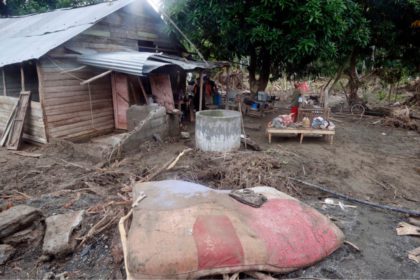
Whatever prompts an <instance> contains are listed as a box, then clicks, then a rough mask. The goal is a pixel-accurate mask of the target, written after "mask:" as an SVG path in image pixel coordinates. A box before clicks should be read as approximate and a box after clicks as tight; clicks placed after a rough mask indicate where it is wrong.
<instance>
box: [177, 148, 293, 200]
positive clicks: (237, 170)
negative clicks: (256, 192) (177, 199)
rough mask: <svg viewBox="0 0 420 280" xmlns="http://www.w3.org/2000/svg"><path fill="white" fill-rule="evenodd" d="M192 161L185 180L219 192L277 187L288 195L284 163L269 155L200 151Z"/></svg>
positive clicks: (184, 176)
mask: <svg viewBox="0 0 420 280" xmlns="http://www.w3.org/2000/svg"><path fill="white" fill-rule="evenodd" d="M192 157H193V162H194V163H195V165H194V166H191V168H190V169H189V170H186V172H185V173H184V174H182V175H181V177H182V178H183V179H185V180H188V181H192V182H207V183H208V184H209V186H211V187H213V188H216V189H241V188H249V187H254V186H275V187H277V188H279V189H280V190H284V191H286V192H287V188H283V186H282V183H283V182H279V175H281V165H282V162H281V161H280V160H279V159H277V158H276V157H274V156H272V155H270V154H268V153H265V152H263V153H258V154H256V153H253V152H243V151H242V152H231V153H227V154H222V153H203V152H199V151H198V152H195V153H193V154H192ZM288 193H290V192H288Z"/></svg>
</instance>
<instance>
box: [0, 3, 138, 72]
mask: <svg viewBox="0 0 420 280" xmlns="http://www.w3.org/2000/svg"><path fill="white" fill-rule="evenodd" d="M133 1H134V0H118V1H113V2H106V3H101V4H97V5H92V6H87V7H81V8H74V9H60V10H55V11H52V12H47V13H42V14H36V15H29V16H22V17H13V18H0V67H1V66H4V65H8V64H13V63H19V62H22V61H26V60H30V59H38V58H40V57H41V56H43V55H44V54H46V53H47V52H48V51H50V50H52V49H53V48H56V47H58V46H59V45H61V44H63V43H64V42H66V41H68V40H69V39H71V38H73V37H74V36H76V35H78V34H80V33H81V32H83V31H85V30H86V29H88V28H89V27H91V26H92V25H94V24H95V23H96V22H98V21H99V20H101V19H103V18H104V17H106V16H107V15H109V14H111V13H113V12H115V11H117V10H119V9H121V8H123V7H125V6H126V5H128V4H130V3H132V2H133ZM141 1H145V0H141Z"/></svg>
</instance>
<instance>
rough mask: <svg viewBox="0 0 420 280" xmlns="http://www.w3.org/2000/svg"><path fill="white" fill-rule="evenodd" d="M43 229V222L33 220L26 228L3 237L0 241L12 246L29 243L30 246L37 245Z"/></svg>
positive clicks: (40, 239)
mask: <svg viewBox="0 0 420 280" xmlns="http://www.w3.org/2000/svg"><path fill="white" fill-rule="evenodd" d="M44 230H45V226H44V224H43V222H41V221H35V222H34V223H32V224H31V225H30V226H28V227H27V228H25V229H23V230H21V231H18V232H15V233H13V234H12V235H9V236H7V237H5V238H3V239H2V242H3V243H5V244H10V245H12V246H17V245H29V244H31V246H38V244H39V243H40V242H41V241H42V237H43V236H44Z"/></svg>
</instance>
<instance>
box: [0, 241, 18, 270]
mask: <svg viewBox="0 0 420 280" xmlns="http://www.w3.org/2000/svg"><path fill="white" fill-rule="evenodd" d="M15 251H16V250H15V248H13V247H12V246H10V245H7V244H0V265H2V264H4V263H6V262H7V261H8V260H9V259H10V257H12V255H13V254H14V253H15Z"/></svg>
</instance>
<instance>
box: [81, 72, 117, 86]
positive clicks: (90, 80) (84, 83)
mask: <svg viewBox="0 0 420 280" xmlns="http://www.w3.org/2000/svg"><path fill="white" fill-rule="evenodd" d="M111 73H112V70H108V71H105V72H103V73H101V74H99V75H97V76H95V77H92V78H90V79H87V80H85V81H83V82H81V83H80V85H81V86H82V85H86V84H89V83H91V82H93V81H96V80H98V79H100V78H102V77H105V76H107V75H109V74H111Z"/></svg>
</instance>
